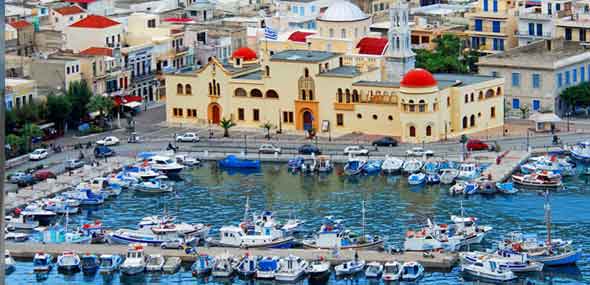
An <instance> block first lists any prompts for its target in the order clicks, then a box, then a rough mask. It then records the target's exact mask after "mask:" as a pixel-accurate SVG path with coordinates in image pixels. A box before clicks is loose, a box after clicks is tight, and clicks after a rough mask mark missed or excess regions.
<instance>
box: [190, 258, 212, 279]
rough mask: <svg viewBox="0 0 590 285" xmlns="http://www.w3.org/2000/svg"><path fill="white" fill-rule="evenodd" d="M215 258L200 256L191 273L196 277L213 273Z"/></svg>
mask: <svg viewBox="0 0 590 285" xmlns="http://www.w3.org/2000/svg"><path fill="white" fill-rule="evenodd" d="M215 262H216V260H215V258H214V257H213V256H210V255H207V254H199V256H197V260H195V262H194V263H193V265H192V266H191V271H192V273H193V275H194V276H198V275H206V274H209V273H211V271H212V270H213V267H215Z"/></svg>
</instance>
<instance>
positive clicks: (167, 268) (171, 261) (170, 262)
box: [162, 256, 182, 274]
mask: <svg viewBox="0 0 590 285" xmlns="http://www.w3.org/2000/svg"><path fill="white" fill-rule="evenodd" d="M181 263H182V260H181V259H180V257H178V256H171V257H168V258H166V262H164V266H163V267H162V271H164V273H168V274H174V273H176V272H178V270H179V269H180V265H181Z"/></svg>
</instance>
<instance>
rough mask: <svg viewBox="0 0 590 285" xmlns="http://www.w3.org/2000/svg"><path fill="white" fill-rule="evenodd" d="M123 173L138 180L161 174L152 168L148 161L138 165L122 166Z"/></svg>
mask: <svg viewBox="0 0 590 285" xmlns="http://www.w3.org/2000/svg"><path fill="white" fill-rule="evenodd" d="M123 173H125V175H128V176H131V177H134V178H136V179H139V180H145V179H152V178H156V177H158V176H160V175H161V174H160V172H158V171H156V170H154V169H152V168H151V167H150V166H149V165H148V163H144V164H142V165H139V166H127V167H125V168H123Z"/></svg>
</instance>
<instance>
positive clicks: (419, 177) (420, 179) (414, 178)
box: [408, 172, 426, 185]
mask: <svg viewBox="0 0 590 285" xmlns="http://www.w3.org/2000/svg"><path fill="white" fill-rule="evenodd" d="M424 182H426V174H424V173H422V172H419V173H413V174H411V175H410V176H409V177H408V184H410V185H420V184H424Z"/></svg>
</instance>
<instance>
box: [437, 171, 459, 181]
mask: <svg viewBox="0 0 590 285" xmlns="http://www.w3.org/2000/svg"><path fill="white" fill-rule="evenodd" d="M458 175H459V170H457V169H454V168H445V169H443V170H442V174H441V175H440V182H441V183H442V184H452V183H453V182H454V181H455V178H457V176H458Z"/></svg>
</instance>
